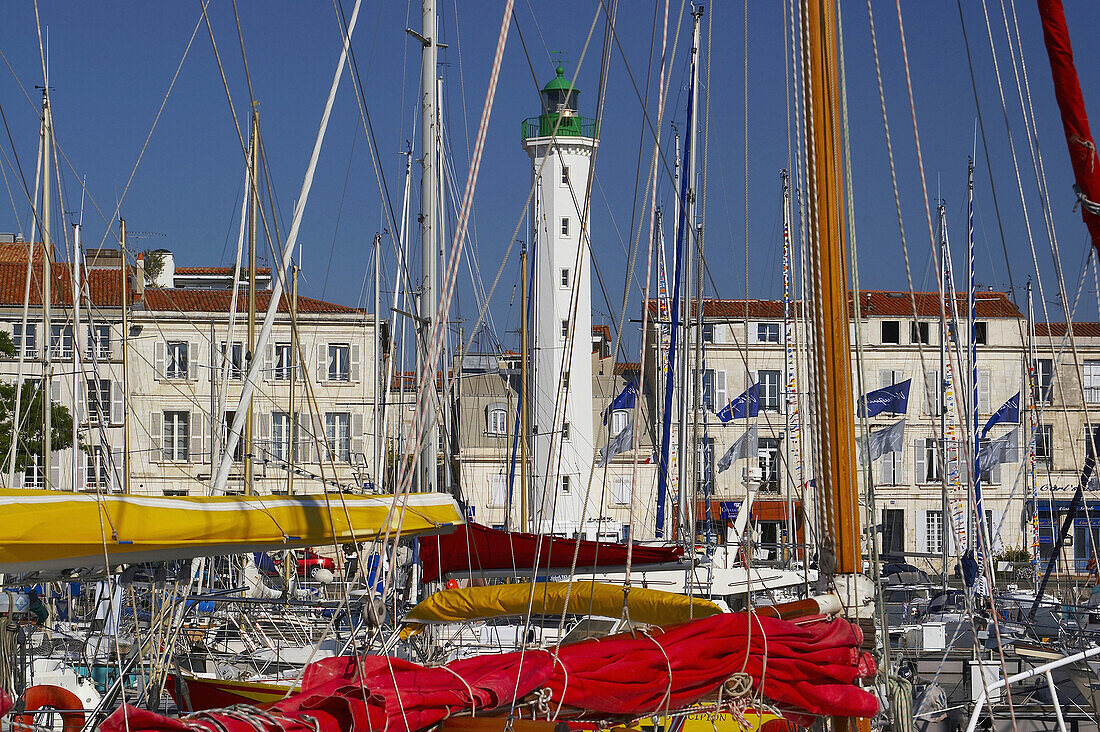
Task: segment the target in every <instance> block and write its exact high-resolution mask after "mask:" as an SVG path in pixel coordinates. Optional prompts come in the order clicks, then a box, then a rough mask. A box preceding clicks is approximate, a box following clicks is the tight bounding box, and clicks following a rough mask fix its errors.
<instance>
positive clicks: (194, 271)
mask: <svg viewBox="0 0 1100 732" xmlns="http://www.w3.org/2000/svg"><path fill="white" fill-rule="evenodd" d="M23 261H24V262H25V261H26V259H24V260H23ZM233 269H234V268H233V267H176V274H181V275H231V274H233ZM256 274H258V275H269V274H271V268H270V267H257V268H256ZM241 275H242V276H247V275H248V268H247V267H242V268H241Z"/></svg>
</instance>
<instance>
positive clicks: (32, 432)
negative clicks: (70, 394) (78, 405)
mask: <svg viewBox="0 0 1100 732" xmlns="http://www.w3.org/2000/svg"><path fill="white" fill-rule="evenodd" d="M5 335H6V334H5ZM0 340H2V339H0ZM8 342H9V343H10V339H8ZM12 350H13V351H14V347H13V349H12ZM0 352H4V351H3V346H2V345H0ZM39 385H40V382H27V383H24V384H23V390H22V394H21V395H20V397H19V412H20V414H21V415H22V416H21V418H20V420H19V424H20V428H19V437H18V440H17V443H16V451H15V469H16V470H18V471H20V472H22V471H24V470H26V469H27V468H29V467H30V466H31V465H34V460H35V456H41V455H42V439H43V435H44V430H43V426H42V396H43V395H42V390H41V389H40V388H39ZM15 392H16V388H15V384H8V383H0V461H5V460H6V459H7V456H8V454H9V452H10V450H11V437H12V432H13V428H12V421H13V420H12V415H14V414H15ZM50 419H51V423H50V434H51V440H50V442H51V447H52V448H53V449H54V450H65V449H67V448H70V447H72V446H73V417H72V415H71V414H70V413H69V410H68V409H66V408H65V407H64V406H62V405H60V404H51V405H50ZM82 449H83V446H82ZM41 462H42V461H41V458H40V459H39V464H41ZM43 467H44V468H46V467H48V466H43Z"/></svg>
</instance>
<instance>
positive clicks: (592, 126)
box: [523, 114, 600, 140]
mask: <svg viewBox="0 0 1100 732" xmlns="http://www.w3.org/2000/svg"><path fill="white" fill-rule="evenodd" d="M555 124H557V125H558V129H557V132H556V133H555V131H554V125H555ZM551 134H557V136H558V137H592V138H596V137H599V136H600V129H599V126H598V125H597V124H596V120H595V119H593V118H592V117H580V116H576V115H572V116H568V117H564V116H563V117H562V118H561V123H560V124H558V115H557V114H544V115H542V116H540V117H531V118H529V119H525V120H523V139H524V140H530V139H531V138H533V137H550V135H551Z"/></svg>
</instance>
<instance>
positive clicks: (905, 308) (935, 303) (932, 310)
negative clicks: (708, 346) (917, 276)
mask: <svg viewBox="0 0 1100 732" xmlns="http://www.w3.org/2000/svg"><path fill="white" fill-rule="evenodd" d="M913 300H916V305H917V315H918V317H921V318H935V317H939V314H940V295H939V293H938V292H915V293H912V297H910V293H908V292H890V291H886V290H864V291H863V292H861V293H860V312H861V314H862V315H863V317H872V318H875V317H877V318H883V317H885V318H906V317H908V318H911V317H913ZM746 307H747V309H748V317H749V318H750V319H751V318H760V319H766V320H778V319H780V318H782V317H783V302H782V301H781V300H703V317H705V318H716V319H731V320H736V319H738V318H744V317H745V314H746ZM957 307H958V313H959V315H960V316H964V317H965V315H966V296H965V295H960V296H959V297H958V306H957ZM800 308H801V303H800V302H795V303H794V308H793V310H794V315H795V316H797V315H798V313H799V312H800ZM974 309H975V310H976V315H977V317H979V318H1022V317H1023V313H1021V312H1020V309H1019V308H1017V307H1016V306H1015V305H1014V304H1013V303H1012V301H1011V300H1009V299H1008V295H1007V294H1006V293H1004V292H980V293H978V295H977V298H976V299H975V308H974ZM649 310H650V312H651V313H655V312H657V301H656V300H652V299H651V300H650V301H649ZM692 315H693V316H694V315H695V303H692Z"/></svg>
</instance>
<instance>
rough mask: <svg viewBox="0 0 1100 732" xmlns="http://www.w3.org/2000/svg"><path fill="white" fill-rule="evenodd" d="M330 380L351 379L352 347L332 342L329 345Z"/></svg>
mask: <svg viewBox="0 0 1100 732" xmlns="http://www.w3.org/2000/svg"><path fill="white" fill-rule="evenodd" d="M328 380H329V381H351V347H350V346H348V345H346V344H338V343H330V344H329V346H328Z"/></svg>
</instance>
